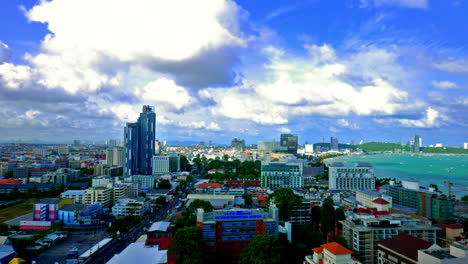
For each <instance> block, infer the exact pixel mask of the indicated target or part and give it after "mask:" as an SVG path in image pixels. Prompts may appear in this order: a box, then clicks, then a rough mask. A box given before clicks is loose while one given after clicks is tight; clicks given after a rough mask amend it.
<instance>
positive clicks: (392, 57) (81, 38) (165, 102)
mask: <svg viewBox="0 0 468 264" xmlns="http://www.w3.org/2000/svg"><path fill="white" fill-rule="evenodd" d="M64 3H66V4H64ZM109 6H113V7H115V10H124V11H121V12H122V13H119V12H109ZM180 6H184V8H180ZM90 10H92V11H90ZM467 11H468V2H466V1H455V0H453V1H432V0H394V1H392V0H385V1H384V0H359V1H358V0H356V1H352V0H350V1H342V3H330V1H318V0H317V1H295V2H293V3H287V4H286V3H284V2H280V1H245V0H242V1H224V0H213V1H206V2H204V3H192V2H183V3H182V2H178V1H171V3H154V2H153V1H141V2H138V3H137V4H135V3H132V2H127V1H112V2H107V1H99V3H96V1H88V0H81V1H67V2H64V1H63V0H52V1H47V2H46V1H25V2H24V3H22V6H18V4H17V3H15V2H13V1H7V2H5V3H2V8H1V10H0V23H1V24H2V25H7V26H4V27H0V103H1V104H2V109H0V142H12V141H17V140H18V139H22V141H25V142H26V141H31V140H41V141H45V142H50V141H54V140H58V141H59V142H71V141H72V140H73V139H82V140H88V141H96V142H102V141H105V140H108V139H110V138H117V139H119V140H121V141H122V140H123V137H122V135H123V128H124V126H125V124H126V123H128V122H136V120H137V118H138V115H139V113H140V110H141V107H142V106H143V105H154V106H155V112H156V123H157V128H158V133H157V136H156V137H157V139H158V140H167V141H169V142H170V141H177V142H187V141H195V142H196V141H205V142H208V141H209V140H213V142H214V143H218V144H219V143H224V144H229V142H230V141H231V140H232V139H233V138H240V139H245V141H246V142H247V143H248V144H252V143H257V142H258V141H262V140H272V139H275V140H278V139H279V136H280V134H297V135H298V142H299V143H300V144H303V143H304V142H306V141H308V142H309V143H316V142H322V138H325V139H326V140H325V141H326V142H329V141H330V140H329V139H330V137H333V138H338V140H339V143H349V142H351V141H352V140H355V141H356V142H359V141H360V140H364V141H365V142H369V141H377V142H397V141H401V142H402V143H403V144H405V143H406V142H408V141H410V140H412V139H413V138H414V135H415V134H418V135H420V136H421V138H422V139H423V143H424V145H425V146H427V145H435V144H436V143H442V144H443V145H444V146H456V147H463V143H464V142H467V141H468V139H467V134H466V131H467V128H468V123H467V121H466V120H468V118H467V117H468V116H467V113H468V103H467V102H468V74H467V73H468V50H467V49H466V47H465V46H466V43H467V40H468V36H467V35H466V34H460V33H462V32H459V31H458V29H460V28H462V29H463V28H467V27H468V19H467V18H466V17H465V14H466V13H467ZM77 13H83V14H87V15H86V16H83V17H82V18H81V17H80V18H77V17H76V14H77ZM122 15H124V16H122ZM122 17H125V18H127V19H121V18H122ZM83 18H86V19H83ZM104 21H105V22H104ZM12 28H14V29H15V30H12ZM103 32H105V33H103Z"/></svg>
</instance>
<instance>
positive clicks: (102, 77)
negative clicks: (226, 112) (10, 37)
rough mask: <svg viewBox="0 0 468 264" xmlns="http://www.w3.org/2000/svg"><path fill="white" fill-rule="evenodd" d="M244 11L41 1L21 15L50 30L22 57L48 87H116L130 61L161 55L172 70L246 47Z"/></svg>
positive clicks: (214, 3)
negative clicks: (228, 49)
mask: <svg viewBox="0 0 468 264" xmlns="http://www.w3.org/2000/svg"><path fill="white" fill-rule="evenodd" d="M181 7H183V8H181ZM242 12H243V11H242V10H241V8H239V7H238V6H237V5H236V4H235V3H234V2H232V1H231V0H207V1H203V2H196V1H183V0H174V1H152V0H137V1H126V0H101V1H93V0H69V1H63V0H52V1H41V2H40V3H39V4H38V5H36V6H34V7H33V8H31V9H30V10H27V11H26V10H25V15H26V16H27V17H28V19H29V20H30V21H33V22H41V23H46V24H47V25H48V29H49V31H50V32H52V33H51V34H48V35H46V37H45V38H44V40H43V42H42V44H41V50H40V53H39V54H37V55H34V56H33V55H30V54H26V56H25V59H26V61H28V62H29V63H30V64H31V66H32V67H33V68H35V71H36V72H37V73H38V76H37V82H38V83H39V84H42V85H44V86H45V87H47V88H63V89H65V90H66V91H67V92H69V93H71V94H76V93H78V91H90V92H94V91H97V90H99V89H101V88H102V87H103V86H114V87H121V86H123V85H124V83H123V79H124V76H122V74H125V71H126V67H127V65H130V64H148V63H149V64H151V62H152V61H158V63H160V64H162V65H163V66H159V67H166V68H170V69H165V70H169V71H170V70H176V69H175V68H178V67H179V68H180V67H183V66H177V65H174V63H183V62H184V61H185V60H192V59H193V58H194V57H196V56H199V55H200V54H202V53H204V52H208V51H212V50H216V49H218V48H223V47H245V46H246V45H247V40H246V38H244V36H243V34H242V33H241V32H240V29H239V25H238V23H239V19H240V17H241V16H242ZM0 46H1V45H0ZM218 57H219V56H218ZM228 62H229V60H227V62H226V63H228ZM170 63H172V64H170ZM192 63H193V62H192ZM164 65H165V66H164ZM162 70H164V69H162ZM179 70H182V71H187V70H186V69H179ZM176 71H177V70H176ZM221 74H222V73H220V75H221ZM185 76H186V77H187V78H189V79H190V78H193V77H190V74H189V73H187V74H186V75H185ZM220 78H221V77H220ZM222 78H226V77H222ZM222 78H221V79H222Z"/></svg>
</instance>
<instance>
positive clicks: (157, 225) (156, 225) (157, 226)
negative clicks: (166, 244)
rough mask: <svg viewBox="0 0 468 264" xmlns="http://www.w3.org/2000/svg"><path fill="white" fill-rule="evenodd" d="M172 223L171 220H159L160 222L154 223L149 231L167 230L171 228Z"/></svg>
mask: <svg viewBox="0 0 468 264" xmlns="http://www.w3.org/2000/svg"><path fill="white" fill-rule="evenodd" d="M170 225H171V222H164V221H159V222H156V223H153V224H152V225H151V227H150V228H149V229H148V232H154V231H162V232H166V231H167V228H169V226H170Z"/></svg>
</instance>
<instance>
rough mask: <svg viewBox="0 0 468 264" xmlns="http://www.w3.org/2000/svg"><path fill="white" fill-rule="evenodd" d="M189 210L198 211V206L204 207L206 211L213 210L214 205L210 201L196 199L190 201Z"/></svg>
mask: <svg viewBox="0 0 468 264" xmlns="http://www.w3.org/2000/svg"><path fill="white" fill-rule="evenodd" d="M188 208H189V210H190V211H192V212H193V213H196V211H197V209H198V208H202V209H203V211H205V213H207V212H211V211H213V209H214V207H213V205H211V203H210V202H208V201H204V200H200V199H195V200H193V202H191V203H190V205H189V207H188Z"/></svg>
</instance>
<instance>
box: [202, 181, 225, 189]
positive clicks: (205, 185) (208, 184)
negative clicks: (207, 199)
mask: <svg viewBox="0 0 468 264" xmlns="http://www.w3.org/2000/svg"><path fill="white" fill-rule="evenodd" d="M221 186H222V185H221V184H220V183H216V182H205V183H200V184H198V185H197V188H219V187H221Z"/></svg>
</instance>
